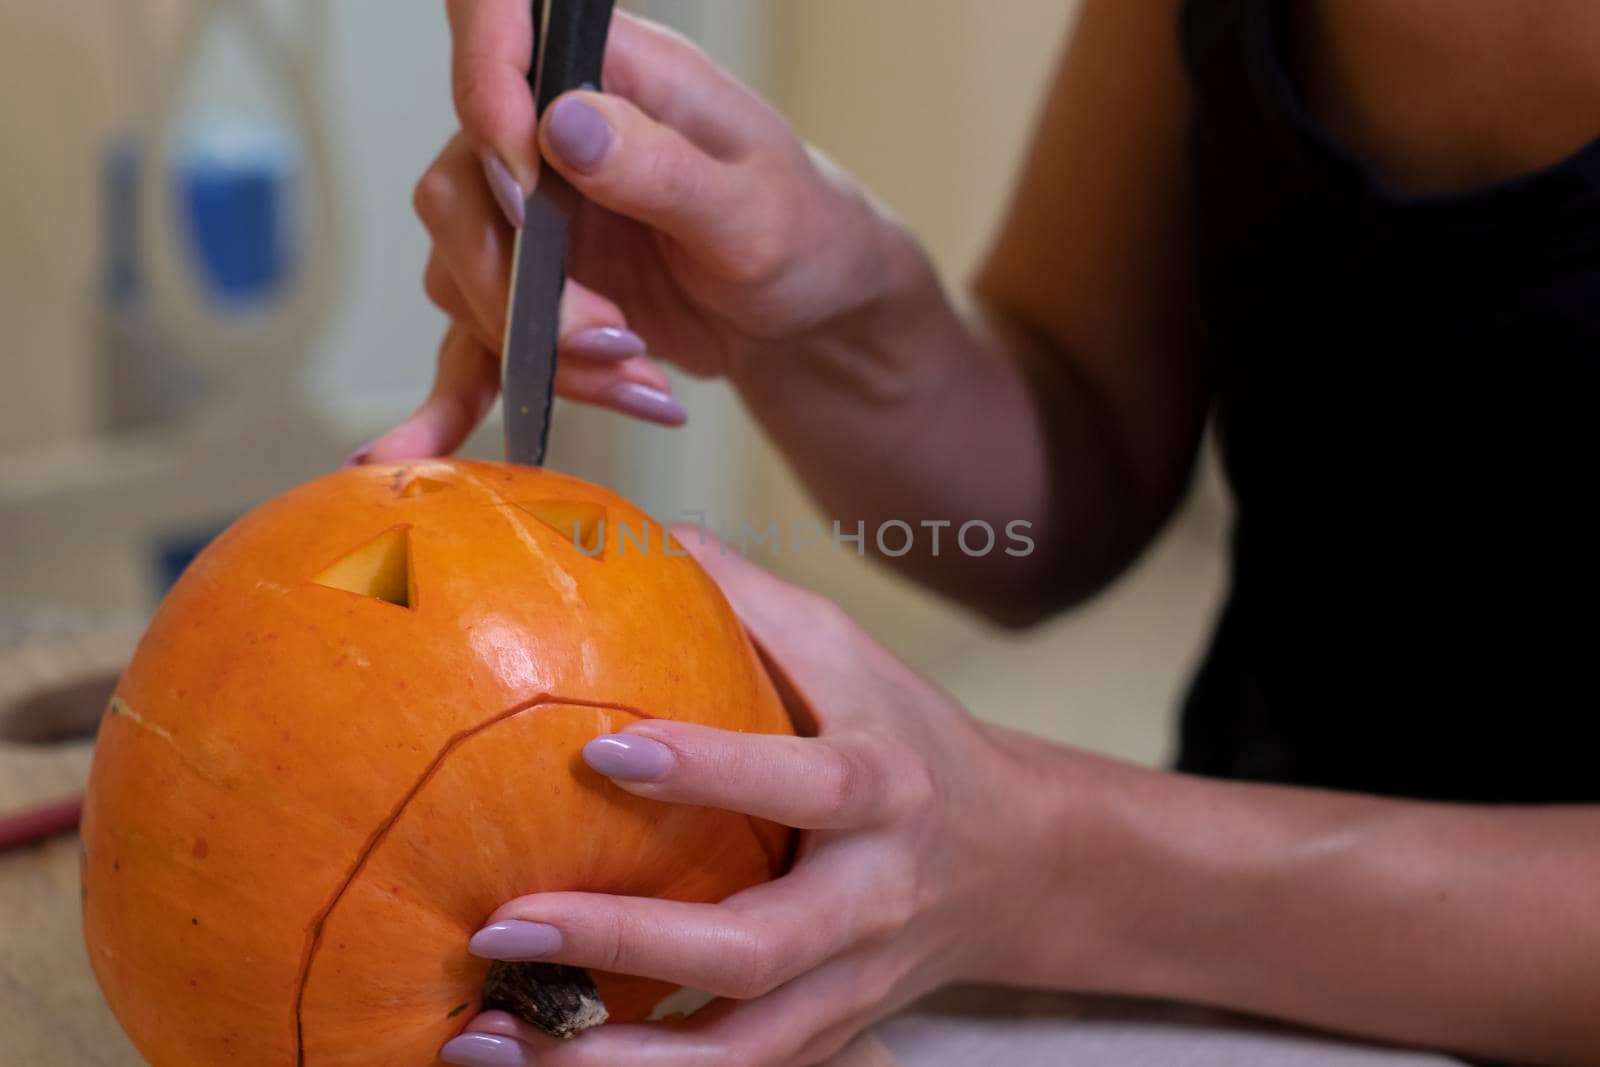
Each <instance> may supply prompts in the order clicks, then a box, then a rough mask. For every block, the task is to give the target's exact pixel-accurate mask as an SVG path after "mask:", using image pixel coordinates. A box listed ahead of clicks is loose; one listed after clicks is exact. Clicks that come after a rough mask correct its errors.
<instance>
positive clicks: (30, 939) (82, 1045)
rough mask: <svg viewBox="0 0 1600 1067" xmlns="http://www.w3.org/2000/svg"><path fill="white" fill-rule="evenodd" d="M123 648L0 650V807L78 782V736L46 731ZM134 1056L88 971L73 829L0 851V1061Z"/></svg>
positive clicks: (84, 775) (115, 639) (82, 642)
mask: <svg viewBox="0 0 1600 1067" xmlns="http://www.w3.org/2000/svg"><path fill="white" fill-rule="evenodd" d="M132 647H133V644H132V637H131V636H130V635H128V634H98V635H93V636H86V637H81V638H75V639H68V640H53V641H49V642H34V643H30V644H25V645H22V646H20V647H17V648H13V649H10V650H6V651H4V652H0V812H11V811H16V810H20V809H22V808H26V807H29V806H31V805H35V804H40V803H44V802H47V801H51V800H57V799H60V798H63V797H68V796H71V795H73V794H75V793H78V792H81V791H82V789H83V786H84V783H85V782H86V781H87V779H88V774H89V759H90V754H91V744H90V742H89V741H87V740H70V741H63V740H52V737H59V735H60V734H62V733H68V734H73V733H81V732H82V727H83V725H84V719H85V717H87V718H88V720H89V721H90V722H92V721H93V719H94V717H95V716H96V715H97V711H96V710H95V708H94V705H95V704H96V703H101V702H103V700H104V696H105V695H106V694H107V693H108V692H109V686H110V683H111V680H112V679H113V678H114V677H115V675H116V672H117V671H118V670H119V669H120V667H121V664H122V663H124V662H126V660H127V657H128V655H129V653H130V651H131V649H132ZM86 704H87V710H85V705H86ZM74 720H76V721H74ZM74 727H77V728H76V729H74ZM142 1062H143V1061H142V1060H141V1059H140V1058H139V1056H138V1054H137V1053H135V1052H134V1050H133V1046H132V1045H130V1044H129V1043H128V1039H127V1038H126V1037H124V1036H123V1034H122V1030H121V1029H120V1028H119V1027H118V1026H117V1022H116V1019H115V1018H113V1017H112V1015H111V1010H110V1009H109V1008H107V1007H106V1003H105V1001H104V1000H103V999H102V998H101V996H100V990H99V987H98V986H96V985H95V981H94V975H93V974H92V973H91V972H90V970H89V959H88V956H87V955H86V954H85V951H84V947H83V935H82V930H81V927H80V924H79V903H78V839H77V837H76V836H74V835H66V836H60V837H55V838H52V839H50V840H48V841H44V842H41V843H39V844H36V845H29V846H25V847H22V848H17V849H11V850H9V851H6V852H0V1067H46V1065H56V1064H61V1065H74V1067H76V1065H84V1067H137V1065H139V1064H141V1063H142Z"/></svg>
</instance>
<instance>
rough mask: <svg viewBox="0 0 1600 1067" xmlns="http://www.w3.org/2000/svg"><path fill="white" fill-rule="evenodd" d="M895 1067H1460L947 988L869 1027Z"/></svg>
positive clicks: (1249, 1029)
mask: <svg viewBox="0 0 1600 1067" xmlns="http://www.w3.org/2000/svg"><path fill="white" fill-rule="evenodd" d="M878 1034H879V1036H880V1037H881V1038H882V1039H883V1041H884V1043H885V1044H887V1045H888V1046H889V1048H890V1049H891V1050H893V1052H894V1053H895V1055H896V1057H897V1058H898V1059H899V1060H900V1063H901V1065H902V1067H975V1065H979V1064H997V1065H1003V1067H1066V1065H1070V1067H1462V1064H1461V1061H1459V1060H1456V1059H1452V1058H1451V1057H1448V1056H1442V1055H1439V1054H1437V1053H1429V1052H1409V1051H1404V1050H1395V1049H1387V1048H1379V1047H1376V1046H1371V1045H1364V1044H1360V1043H1356V1042H1349V1041H1344V1040H1342V1039H1339V1038H1335V1037H1330V1036H1327V1035H1323V1034H1315V1033H1308V1032H1305V1031H1299V1030H1291V1029H1288V1028H1284V1027H1276V1026H1272V1025H1270V1024H1265V1023H1257V1022H1253V1021H1249V1020H1244V1019H1240V1018H1237V1017H1235V1016H1229V1015H1225V1014H1222V1013H1219V1012H1210V1011H1205V1010H1202V1009H1195V1008H1181V1007H1170V1006H1165V1005H1150V1004H1137V1003H1130V1002H1123V1001H1109V1000H1106V1001H1101V1000H1085V999H1080V998H1074V997H1070V996H1064V995H1056V994H1047V993H1019V992H1016V991H1012V990H987V989H981V990H968V989H960V990H949V991H946V992H944V993H942V994H937V995H936V996H935V997H934V998H932V999H931V1001H930V1002H928V1003H927V1006H926V1007H923V1008H919V1009H916V1010H914V1011H913V1012H911V1013H908V1014H906V1015H903V1016H901V1017H899V1018H896V1019H891V1020H890V1021H888V1022H886V1023H884V1024H882V1025H881V1026H879V1027H878Z"/></svg>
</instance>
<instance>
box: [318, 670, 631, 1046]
mask: <svg viewBox="0 0 1600 1067" xmlns="http://www.w3.org/2000/svg"><path fill="white" fill-rule="evenodd" d="M550 704H565V705H570V706H574V707H583V708H598V709H601V710H604V711H616V712H621V713H623V714H625V715H631V716H633V717H634V718H636V719H641V720H643V719H651V718H654V716H652V715H646V714H645V713H644V712H642V711H639V710H638V709H636V708H630V707H628V706H627V705H626V704H616V703H612V702H610V701H605V700H575V699H572V698H569V697H559V696H547V695H546V696H537V697H534V698H533V699H532V700H527V701H524V702H522V703H521V704H516V705H513V706H512V707H511V708H509V709H507V710H505V711H502V712H500V713H499V714H498V715H494V716H492V717H491V718H488V719H486V720H484V721H483V722H480V723H478V724H477V725H476V726H469V727H467V728H466V729H464V730H460V731H458V732H456V733H455V734H452V735H451V736H450V738H449V739H448V740H446V741H445V743H444V744H443V745H442V746H440V748H439V752H438V754H437V755H435V756H434V757H433V759H432V761H430V762H429V764H428V765H427V767H425V768H423V771H422V773H421V774H420V775H418V776H417V780H416V781H415V782H413V783H411V787H410V788H409V789H407V790H406V791H405V793H404V794H403V795H402V796H401V797H400V799H399V800H398V801H397V802H396V803H395V806H394V808H393V809H392V810H391V811H390V812H389V814H388V815H387V816H386V817H385V818H384V819H383V820H382V821H381V822H379V823H378V825H377V826H376V827H375V828H374V829H373V831H372V834H371V835H370V836H369V837H368V838H367V841H366V843H365V844H364V845H362V847H361V851H360V852H359V853H358V854H357V855H356V859H355V862H354V863H353V864H352V865H351V867H350V870H349V871H348V872H346V874H345V876H344V878H342V879H340V881H339V885H338V886H337V887H336V888H335V889H334V891H333V896H332V898H330V899H329V901H328V903H327V904H325V905H323V907H322V909H321V910H320V911H318V912H317V916H316V918H315V920H313V921H312V924H311V930H310V933H309V934H308V935H307V937H306V947H305V952H304V954H303V955H302V956H301V961H300V974H299V976H298V977H297V978H296V979H295V985H294V1058H295V1064H296V1065H297V1067H305V1062H306V1051H305V1033H304V1030H303V1028H302V1024H301V1021H300V1009H301V1004H302V1003H303V1001H304V999H305V991H306V981H307V979H308V978H309V977H310V975H311V964H312V962H313V961H314V960H315V959H316V956H317V949H318V948H320V947H321V945H322V928H323V926H324V925H325V924H326V923H327V921H328V916H330V915H332V914H333V909H334V908H336V907H338V905H339V901H340V900H341V899H343V897H344V895H345V893H346V892H347V891H348V890H349V888H350V886H351V884H352V883H354V882H355V880H356V878H357V877H359V876H360V874H361V871H362V870H363V868H365V867H366V865H367V861H368V860H369V859H370V858H371V857H372V854H373V852H374V851H376V850H377V847H378V846H379V845H380V844H382V843H383V839H384V838H385V837H386V836H387V835H388V833H389V831H390V830H391V829H393V828H394V824H395V823H396V822H398V821H399V820H400V816H401V815H403V814H404V813H405V810H406V808H407V807H408V806H409V805H410V804H411V801H412V800H413V799H414V798H415V797H416V795H417V794H418V793H419V792H421V791H422V788H423V786H425V785H427V784H428V782H429V781H430V780H431V779H432V778H433V776H434V774H435V773H437V771H438V770H439V768H440V766H442V765H443V764H444V761H445V760H446V759H448V758H449V757H450V754H451V753H453V752H454V751H455V750H456V749H458V748H460V747H461V746H462V745H463V744H464V743H466V742H467V741H469V740H471V739H472V738H473V737H474V736H476V735H477V734H480V733H482V732H483V731H484V730H487V729H489V728H490V727H491V726H495V725H497V724H499V723H502V722H504V721H506V720H507V719H510V718H514V717H515V716H518V715H521V714H522V713H523V712H525V711H532V710H533V709H534V708H539V707H544V706H546V705H550Z"/></svg>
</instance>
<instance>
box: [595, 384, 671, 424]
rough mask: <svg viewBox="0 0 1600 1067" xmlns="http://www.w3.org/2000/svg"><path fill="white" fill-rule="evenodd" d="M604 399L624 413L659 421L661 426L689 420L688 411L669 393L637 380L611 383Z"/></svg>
mask: <svg viewBox="0 0 1600 1067" xmlns="http://www.w3.org/2000/svg"><path fill="white" fill-rule="evenodd" d="M606 401H607V403H608V404H610V406H611V407H613V408H615V409H616V410H617V411H620V412H622V413H623V414H624V415H632V416H634V417H635V418H640V419H647V420H649V421H650V422H659V423H661V425H663V426H682V425H683V424H684V423H685V422H687V421H689V413H688V412H687V411H685V410H684V409H683V405H682V404H680V403H678V401H677V400H676V399H675V398H673V397H672V396H671V395H670V394H668V393H663V392H662V391H661V390H659V389H652V388H651V387H650V386H648V385H640V384H639V383H638V382H620V383H618V384H617V385H613V386H612V387H611V392H609V393H607V394H606Z"/></svg>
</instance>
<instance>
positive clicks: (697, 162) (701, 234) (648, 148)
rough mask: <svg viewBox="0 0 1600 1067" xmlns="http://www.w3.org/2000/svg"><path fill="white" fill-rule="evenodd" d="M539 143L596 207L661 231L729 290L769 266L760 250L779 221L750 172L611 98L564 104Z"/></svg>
mask: <svg viewBox="0 0 1600 1067" xmlns="http://www.w3.org/2000/svg"><path fill="white" fill-rule="evenodd" d="M539 137H540V141H539V144H540V151H541V152H542V153H543V154H544V158H545V159H547V160H548V161H550V162H551V163H552V164H553V165H554V166H555V167H556V168H557V169H559V170H560V171H561V172H562V174H563V175H564V176H565V177H566V178H567V180H568V181H570V182H571V183H572V184H573V185H574V186H575V187H576V188H577V189H578V191H579V192H581V193H582V194H583V195H584V196H586V197H588V198H589V199H590V200H592V201H594V202H595V203H597V204H599V205H601V206H602V207H605V208H608V209H610V210H611V211H614V212H616V213H617V214H619V215H623V216H625V217H627V218H629V219H633V220H635V221H637V222H641V223H643V224H645V225H646V226H649V227H651V228H654V229H657V230H660V231H661V232H662V233H664V234H666V235H667V236H669V237H671V238H673V239H674V240H676V241H678V242H679V243H680V244H682V245H684V246H685V247H686V248H688V249H690V250H691V251H693V252H695V253H696V254H697V255H699V256H701V257H702V258H703V259H706V260H709V263H708V266H709V267H711V268H713V269H715V268H718V267H720V268H721V271H722V272H723V273H725V274H727V275H728V276H729V277H730V278H731V279H733V280H746V279H745V277H744V275H745V273H747V272H748V273H751V274H754V273H756V272H757V271H759V270H760V269H762V268H764V267H765V266H766V262H765V258H764V248H765V245H764V244H763V241H764V240H765V235H766V234H768V233H771V232H778V230H777V225H776V223H777V222H778V221H780V220H779V219H778V218H776V217H775V213H776V209H777V204H776V202H775V201H776V198H775V197H774V196H773V195H771V194H770V192H769V191H767V190H766V189H765V187H764V186H760V187H757V186H751V185H750V183H749V179H748V176H747V175H746V170H747V168H745V167H743V166H740V165H736V164H731V163H725V162H722V161H721V160H718V159H716V158H715V157H713V156H711V155H708V154H707V153H706V152H704V151H703V150H701V149H700V148H698V147H697V146H695V145H694V144H692V143H691V142H690V141H689V140H688V139H687V138H685V137H684V136H683V135H682V134H681V133H679V132H678V131H676V130H674V129H673V128H671V127H670V126H666V125H663V124H662V123H659V122H657V121H655V120H654V119H652V118H650V117H649V116H648V115H646V114H645V113H644V112H643V111H641V110H639V108H638V107H637V106H635V105H634V104H632V103H629V102H628V101H627V100H624V99H623V98H622V97H619V96H613V95H609V94H602V93H592V92H583V91H578V92H571V93H567V94H565V95H563V96H562V97H560V98H559V99H557V100H556V102H555V103H554V104H552V105H551V106H550V110H549V111H548V112H547V113H546V116H545V120H544V122H543V123H542V124H541V125H540V128H539ZM747 186H748V187H747ZM769 215H773V216H774V217H772V218H769V217H768V216H769Z"/></svg>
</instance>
